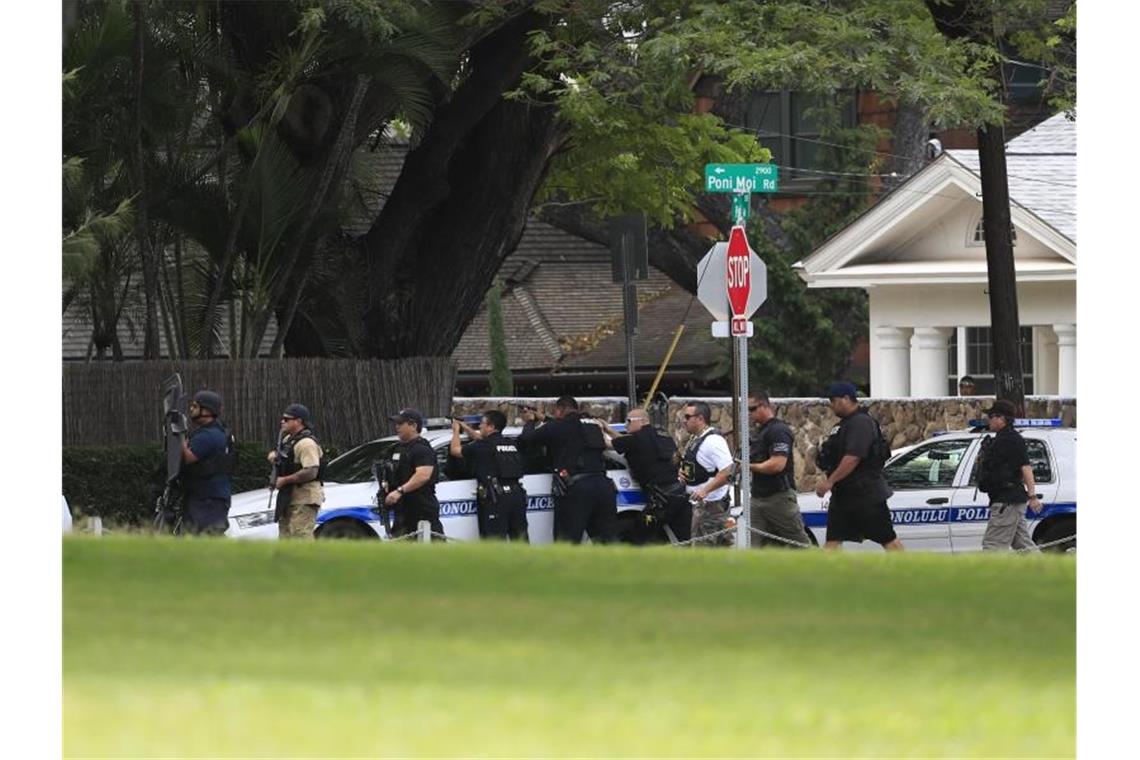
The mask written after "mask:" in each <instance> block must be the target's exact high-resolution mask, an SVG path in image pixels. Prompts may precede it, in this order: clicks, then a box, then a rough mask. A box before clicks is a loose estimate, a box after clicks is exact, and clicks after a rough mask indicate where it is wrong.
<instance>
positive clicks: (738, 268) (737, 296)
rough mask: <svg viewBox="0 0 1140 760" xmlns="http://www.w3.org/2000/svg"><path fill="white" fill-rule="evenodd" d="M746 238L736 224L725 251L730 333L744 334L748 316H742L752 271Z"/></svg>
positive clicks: (750, 288) (742, 229)
mask: <svg viewBox="0 0 1140 760" xmlns="http://www.w3.org/2000/svg"><path fill="white" fill-rule="evenodd" d="M751 253H752V249H751V248H749V247H748V238H747V237H745V235H744V228H743V227H740V226H736V227H733V228H732V232H730V233H729V235H728V251H726V252H725V257H724V262H725V267H726V272H725V283H726V285H727V290H728V306H729V309H730V310H731V311H732V334H733V335H745V334H747V329H748V324H747V322H748V318H747V317H746V316H744V314H745V311H746V310H747V308H748V295H749V293H750V292H751V290H752V273H751V271H750V269H749V255H750V254H751Z"/></svg>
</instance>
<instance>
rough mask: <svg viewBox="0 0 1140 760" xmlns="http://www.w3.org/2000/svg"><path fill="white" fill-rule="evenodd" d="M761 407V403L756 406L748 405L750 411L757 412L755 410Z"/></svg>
mask: <svg viewBox="0 0 1140 760" xmlns="http://www.w3.org/2000/svg"><path fill="white" fill-rule="evenodd" d="M759 408H760V405H759V404H757V405H756V406H750V407H748V411H750V412H755V411H756V410H757V409H759Z"/></svg>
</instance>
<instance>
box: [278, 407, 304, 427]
mask: <svg viewBox="0 0 1140 760" xmlns="http://www.w3.org/2000/svg"><path fill="white" fill-rule="evenodd" d="M281 416H282V417H296V418H297V419H299V420H300V421H301V422H304V423H306V424H308V422H309V407H307V406H305V405H304V404H290V405H289V406H287V407H285V411H283V412H282V413H281Z"/></svg>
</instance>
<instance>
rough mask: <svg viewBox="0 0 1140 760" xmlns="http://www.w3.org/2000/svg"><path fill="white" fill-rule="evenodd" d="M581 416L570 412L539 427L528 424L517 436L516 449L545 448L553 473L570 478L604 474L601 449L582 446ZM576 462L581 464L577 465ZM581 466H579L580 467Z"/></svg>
mask: <svg viewBox="0 0 1140 760" xmlns="http://www.w3.org/2000/svg"><path fill="white" fill-rule="evenodd" d="M580 418H581V415H579V414H578V413H577V412H571V413H570V414H567V415H566V416H565V417H563V418H562V419H560V420H551V421H550V422H547V423H546V424H545V425H543V426H542V427H535V424H534V422H533V421H532V422H528V423H526V425H524V426H523V429H522V432H521V433H519V437H518V444H519V446H545V447H546V452H547V454H549V455H550V460H551V466H552V468H553V469H554V470H568V471H569V472H570V474H571V475H577V474H578V473H582V472H605V471H606V463H605V459H604V457H603V455H602V452H603V451H604V449H587V448H585V447H584V446H583V444H584V443H585V436H583V434H582V430H581V429H580V428H581V427H582V424H583V423H582V422H580V421H579V420H580ZM579 459H581V462H580V463H579ZM579 465H580V466H579Z"/></svg>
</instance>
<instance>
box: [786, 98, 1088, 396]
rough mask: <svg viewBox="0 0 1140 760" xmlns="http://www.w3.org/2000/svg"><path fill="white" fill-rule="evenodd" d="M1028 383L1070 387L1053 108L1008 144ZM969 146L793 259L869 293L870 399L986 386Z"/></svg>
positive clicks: (1069, 197) (1073, 347)
mask: <svg viewBox="0 0 1140 760" xmlns="http://www.w3.org/2000/svg"><path fill="white" fill-rule="evenodd" d="M1006 163H1007V171H1008V174H1009V193H1010V213H1011V216H1012V221H1013V228H1014V236H1015V242H1014V249H1013V252H1014V267H1015V270H1016V272H1017V300H1018V308H1019V311H1020V322H1021V325H1022V341H1023V346H1022V357H1023V360H1022V363H1023V370H1024V372H1025V376H1026V391H1027V392H1030V393H1034V394H1058V395H1063V396H1076V393H1077V355H1076V352H1077V325H1076V320H1077V282H1076V280H1077V242H1076V241H1077V217H1076V210H1077V129H1076V124H1075V122H1072V121H1069V120H1068V119H1066V118H1065V116H1064V114H1058V115H1056V116H1053V117H1052V118H1050V119H1048V120H1046V121H1044V122H1042V123H1041V124H1039V125H1038V126H1037V127H1035V128H1034V129H1032V130H1030V131H1028V132H1026V133H1024V134H1022V135H1021V136H1019V137H1017V138H1016V139H1014V140H1012V141H1010V142H1009V143H1008V144H1007V146H1006ZM981 220H982V199H981V179H980V177H979V173H978V154H977V152H976V151H973V150H950V151H946V152H945V153H943V154H942V155H941V156H939V157H938V158H937V159H935V160H934V161H931V162H930V163H929V164H927V165H926V166H925V167H924V168H923V169H921V170H920V171H918V172H916V173H915V174H914V175H913V176H912V177H910V178H909V179H908V180H907V181H906V182H904V183H903V184H902V185H900V186H899V187H897V188H896V189H895V190H893V191H892V192H890V193H889V194H888V195H887V196H885V197H884V198H883V199H882V200H881V201H880V202H879V203H877V204H876V205H875V206H873V207H872V208H871V209H869V210H868V211H867V212H866V213H864V214H863V215H862V216H860V217H859V218H858V219H857V220H855V221H854V222H853V223H852V224H851V225H849V226H848V227H846V228H845V229H843V230H842V231H841V232H839V233H837V234H836V235H834V236H832V237H831V238H830V239H829V240H827V241H826V242H825V243H823V244H822V245H821V246H820V247H819V248H817V249H816V250H815V251H813V252H812V254H811V255H810V256H808V257H807V258H805V259H804V260H803V261H801V262H798V263H797V264H796V265H795V267H796V268H797V269H798V271H799V274H800V276H801V277H802V278H803V279H804V280H805V281H806V282H807V284H808V286H809V287H812V288H865V289H866V290H867V293H868V295H869V312H870V314H869V316H870V320H869V321H870V336H869V338H870V348H871V395H872V396H877V397H891V396H894V397H899V396H923V397H926V396H945V395H948V394H950V395H953V394H955V393H956V392H957V391H956V390H955V389H956V377H958V376H961V375H964V374H969V375H972V376H973V377H974V378H975V379H976V380H977V381H978V386H979V392H984V393H988V392H992V388H993V375H992V357H991V353H990V345H989V324H990V311H989V300H988V296H987V293H986V283H987V281H986V249H985V242H984V238H983V234H982V221H981Z"/></svg>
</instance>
